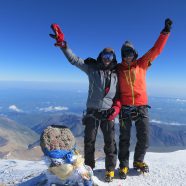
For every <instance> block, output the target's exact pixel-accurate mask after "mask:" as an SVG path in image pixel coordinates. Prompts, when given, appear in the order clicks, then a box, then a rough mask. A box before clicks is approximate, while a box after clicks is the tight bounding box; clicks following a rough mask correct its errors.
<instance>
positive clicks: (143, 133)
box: [118, 106, 149, 168]
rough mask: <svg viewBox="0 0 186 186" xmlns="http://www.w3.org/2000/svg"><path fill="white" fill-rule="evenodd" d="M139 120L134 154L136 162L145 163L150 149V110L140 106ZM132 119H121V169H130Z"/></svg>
mask: <svg viewBox="0 0 186 186" xmlns="http://www.w3.org/2000/svg"><path fill="white" fill-rule="evenodd" d="M138 111H139V118H138V120H136V121H135V126H136V137H137V143H136V147H135V152H134V161H141V162H143V160H144V157H145V154H146V151H147V148H148V147H149V117H148V108H147V107H146V106H139V107H138ZM131 126H132V120H131V118H125V119H120V137H119V154H118V158H119V161H120V168H123V167H125V166H126V167H129V146H130V132H131Z"/></svg>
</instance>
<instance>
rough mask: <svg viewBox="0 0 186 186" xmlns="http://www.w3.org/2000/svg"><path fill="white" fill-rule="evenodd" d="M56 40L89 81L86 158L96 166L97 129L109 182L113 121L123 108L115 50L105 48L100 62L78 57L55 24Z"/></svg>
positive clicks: (113, 160) (114, 151)
mask: <svg viewBox="0 0 186 186" xmlns="http://www.w3.org/2000/svg"><path fill="white" fill-rule="evenodd" d="M51 28H52V29H53V31H54V33H55V35H53V34H50V36H51V37H52V38H55V39H56V43H55V46H59V47H60V48H61V50H62V51H63V53H64V55H65V56H66V58H67V59H68V61H69V62H70V63H71V64H72V65H75V66H76V67H78V68H79V69H81V70H82V71H83V72H85V73H86V74H87V76H88V79H89V91H88V99H87V104H86V106H87V109H86V114H85V116H84V118H83V125H85V136H84V156H85V164H86V165H89V166H90V167H92V169H93V168H94V167H95V158H94V152H95V141H96V135H97V130H98V127H99V126H100V128H101V130H102V132H103V136H104V143H105V145H104V152H105V155H106V158H105V168H106V175H105V181H107V182H110V181H112V179H113V177H114V169H115V166H116V158H117V157H116V155H117V148H116V143H115V129H114V121H113V120H114V118H115V117H116V116H117V115H118V113H119V111H120V108H121V105H120V101H119V98H118V90H117V87H118V78H117V74H116V70H115V67H116V64H117V61H116V55H115V53H114V50H113V49H112V48H105V49H103V50H102V51H101V52H100V54H99V55H98V58H97V60H95V59H92V58H87V59H86V60H84V59H82V58H79V57H77V56H76V55H75V54H74V53H73V52H72V50H71V49H70V48H69V47H68V45H67V43H66V41H65V40H64V34H63V32H62V31H61V29H60V27H59V26H58V25H57V24H52V25H51Z"/></svg>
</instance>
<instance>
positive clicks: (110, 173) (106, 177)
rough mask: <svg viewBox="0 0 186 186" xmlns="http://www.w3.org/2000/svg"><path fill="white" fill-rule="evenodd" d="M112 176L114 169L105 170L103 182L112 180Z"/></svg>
mask: <svg viewBox="0 0 186 186" xmlns="http://www.w3.org/2000/svg"><path fill="white" fill-rule="evenodd" d="M113 178H114V171H106V173H105V182H112V181H113Z"/></svg>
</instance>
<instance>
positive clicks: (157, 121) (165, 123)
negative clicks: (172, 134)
mask: <svg viewBox="0 0 186 186" xmlns="http://www.w3.org/2000/svg"><path fill="white" fill-rule="evenodd" d="M150 122H153V123H157V124H163V125H184V124H182V123H178V122H165V121H159V120H156V119H152V120H151V121H150Z"/></svg>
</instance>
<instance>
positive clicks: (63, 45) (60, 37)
mask: <svg viewBox="0 0 186 186" xmlns="http://www.w3.org/2000/svg"><path fill="white" fill-rule="evenodd" d="M51 28H52V30H53V31H54V33H55V35H54V34H50V37H52V38H54V39H55V40H56V43H55V44H54V45H55V46H57V47H60V49H61V50H62V51H63V53H64V55H65V56H66V58H67V59H68V61H69V62H70V63H71V64H72V65H75V66H76V67H78V68H79V69H81V70H82V71H84V72H85V73H88V65H87V64H85V63H84V60H83V59H82V58H80V57H77V56H76V55H75V54H74V53H73V52H72V50H71V49H70V48H69V47H68V45H67V42H66V41H65V40H64V33H63V32H62V30H61V29H60V27H59V25H57V24H52V25H51Z"/></svg>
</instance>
